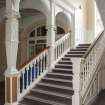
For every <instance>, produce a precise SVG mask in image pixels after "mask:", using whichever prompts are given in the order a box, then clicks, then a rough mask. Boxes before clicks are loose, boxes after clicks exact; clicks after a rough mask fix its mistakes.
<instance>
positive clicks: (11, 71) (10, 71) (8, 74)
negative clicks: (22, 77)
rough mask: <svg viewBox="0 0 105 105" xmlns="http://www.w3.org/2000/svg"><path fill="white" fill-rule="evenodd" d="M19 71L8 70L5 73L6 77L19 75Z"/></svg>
mask: <svg viewBox="0 0 105 105" xmlns="http://www.w3.org/2000/svg"><path fill="white" fill-rule="evenodd" d="M18 74H19V71H18V70H17V69H7V70H6V71H5V76H8V77H11V76H12V75H13V76H14V75H18Z"/></svg>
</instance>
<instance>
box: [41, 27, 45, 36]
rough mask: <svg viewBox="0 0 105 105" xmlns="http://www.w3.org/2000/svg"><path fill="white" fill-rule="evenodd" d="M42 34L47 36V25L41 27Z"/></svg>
mask: <svg viewBox="0 0 105 105" xmlns="http://www.w3.org/2000/svg"><path fill="white" fill-rule="evenodd" d="M41 36H46V27H45V26H42V27H41Z"/></svg>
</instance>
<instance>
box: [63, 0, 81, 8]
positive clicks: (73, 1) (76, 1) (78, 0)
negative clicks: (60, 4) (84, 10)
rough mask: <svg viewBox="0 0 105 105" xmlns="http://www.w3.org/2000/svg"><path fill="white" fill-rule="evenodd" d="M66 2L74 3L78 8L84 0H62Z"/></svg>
mask: <svg viewBox="0 0 105 105" xmlns="http://www.w3.org/2000/svg"><path fill="white" fill-rule="evenodd" d="M62 1H64V2H65V3H66V4H69V5H73V6H74V7H76V8H78V7H79V6H80V5H81V3H82V1H83V0H62Z"/></svg>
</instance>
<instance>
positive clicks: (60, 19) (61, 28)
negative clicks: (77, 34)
mask: <svg viewBox="0 0 105 105" xmlns="http://www.w3.org/2000/svg"><path fill="white" fill-rule="evenodd" d="M56 27H57V32H56V37H55V40H58V39H59V38H61V37H62V36H63V35H65V34H66V33H68V32H69V31H71V26H70V17H69V16H68V15H67V14H65V13H63V12H59V13H58V14H57V15H56Z"/></svg>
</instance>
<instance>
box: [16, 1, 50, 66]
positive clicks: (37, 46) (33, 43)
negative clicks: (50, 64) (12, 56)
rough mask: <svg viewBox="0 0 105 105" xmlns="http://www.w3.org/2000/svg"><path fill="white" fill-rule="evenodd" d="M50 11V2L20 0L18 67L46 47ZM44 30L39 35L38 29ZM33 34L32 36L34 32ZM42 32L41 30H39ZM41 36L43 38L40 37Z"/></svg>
mask: <svg viewBox="0 0 105 105" xmlns="http://www.w3.org/2000/svg"><path fill="white" fill-rule="evenodd" d="M48 12H49V5H48V2H46V1H43V0H38V1H35V0H31V2H30V1H29V0H25V1H20V15H21V18H20V20H19V40H20V43H19V49H18V57H17V67H18V66H20V65H22V64H24V63H25V62H26V61H28V60H29V59H31V58H32V57H34V56H35V55H36V54H38V53H39V52H40V51H41V50H42V49H43V48H45V47H46V34H45V33H46V32H44V31H46V17H47V15H48ZM41 30H42V31H43V30H44V31H43V32H42V33H41V34H43V33H44V34H45V35H44V36H43V35H42V36H41V35H39V36H38V32H37V31H41ZM33 33H34V34H35V35H33V37H32V34H33ZM39 33H40V32H39ZM40 37H41V38H40Z"/></svg>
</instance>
